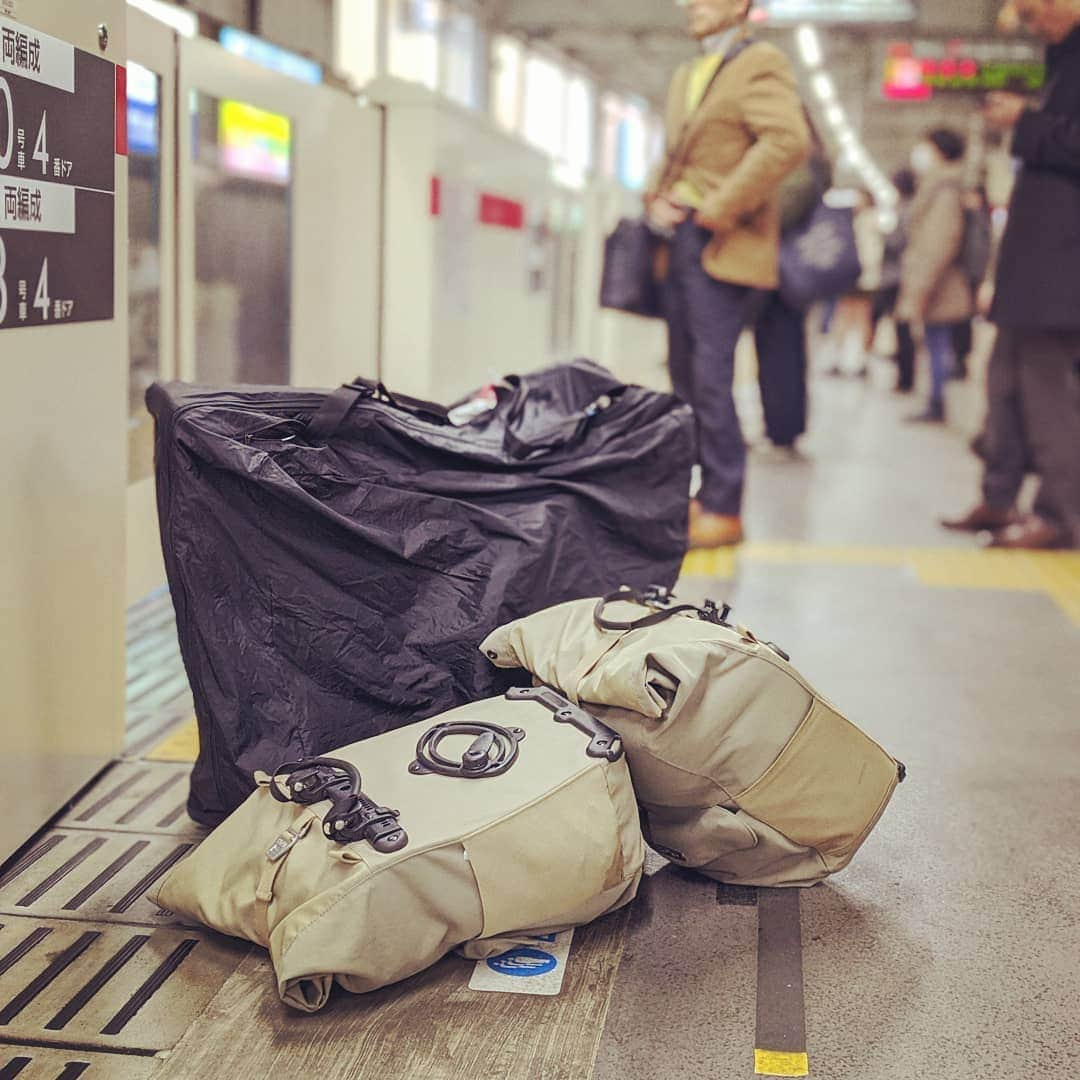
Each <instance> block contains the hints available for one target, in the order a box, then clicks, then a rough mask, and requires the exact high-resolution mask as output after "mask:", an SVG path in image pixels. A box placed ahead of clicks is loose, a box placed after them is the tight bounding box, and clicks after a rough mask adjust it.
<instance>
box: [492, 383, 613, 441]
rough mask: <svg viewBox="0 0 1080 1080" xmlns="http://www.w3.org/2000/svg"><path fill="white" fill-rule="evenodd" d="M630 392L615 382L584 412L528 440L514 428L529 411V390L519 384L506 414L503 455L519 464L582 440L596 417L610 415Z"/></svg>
mask: <svg viewBox="0 0 1080 1080" xmlns="http://www.w3.org/2000/svg"><path fill="white" fill-rule="evenodd" d="M625 390H626V386H625V385H624V384H623V383H620V382H617V381H614V380H612V382H611V385H610V386H608V387H607V389H606V390H605V391H604V392H603V393H601V394H598V395H597V397H596V398H594V399H593V400H592V401H590V402H589V404H588V405H586V406H585V407H584V408H583V409H581V410H580V411H578V412H575V413H571V414H570V415H569V416H566V417H564V418H563V419H562V420H559V421H557V422H556V423H554V424H552V425H550V426H549V427H548V428H547V429H546V430H544V431H542V432H538V433H537V434H536V435H535V436H534V437H533V438H532V439H524V438H522V437H521V436H520V435H518V434H517V432H515V431H514V426H515V425H516V424H518V423H519V422H520V421H521V418H522V416H523V414H524V412H525V402H526V401H527V400H528V397H529V387H528V386H527V385H521V383H520V382H519V383H518V385H517V387H516V389H515V394H514V399H513V401H512V402H511V404H510V408H509V409H508V410H507V414H506V428H505V430H504V431H503V452H504V453H506V454H508V455H509V456H510V457H512V458H513V459H514V460H515V461H524V460H525V459H526V458H527V457H530V456H531V455H532V454H536V453H544V452H547V451H551V450H558V449H560V448H561V447H563V446H568V445H570V444H571V443H575V442H577V441H578V440H580V439H581V437H582V436H583V435H584V434H585V430H586V429H587V428H588V426H589V423H590V422H591V421H592V419H593V417H596V416H599V415H600V414H601V413H604V412H607V410H608V409H610V408H611V407H612V405H614V404H615V402H616V401H617V400H618V399H619V397H620V396H621V395H622V393H623V392H624V391H625Z"/></svg>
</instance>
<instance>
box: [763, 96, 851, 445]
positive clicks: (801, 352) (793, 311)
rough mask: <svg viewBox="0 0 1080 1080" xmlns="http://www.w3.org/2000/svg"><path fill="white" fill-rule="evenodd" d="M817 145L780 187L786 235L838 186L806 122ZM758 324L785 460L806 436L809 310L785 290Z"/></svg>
mask: <svg viewBox="0 0 1080 1080" xmlns="http://www.w3.org/2000/svg"><path fill="white" fill-rule="evenodd" d="M806 122H807V127H808V128H809V130H810V135H811V140H812V143H813V146H812V150H811V153H810V157H809V158H808V159H807V160H806V161H804V162H803V163H802V165H800V166H799V168H797V169H796V170H795V171H794V172H792V173H790V174H789V175H788V176H787V178H786V179H785V180H784V182H783V184H781V186H780V194H779V199H780V229H781V236H782V237H783V236H785V235H787V236H790V235H791V231H792V230H795V229H798V228H800V227H801V226H803V225H805V224H806V222H807V221H808V220H809V219H810V218H811V215H812V214H813V213H814V210H815V209H816V207H817V206H818V205H819V204H820V202H821V199H822V196H823V195H824V194H825V192H826V191H828V190H829V188H830V187H831V186H832V166H831V164H830V162H829V156H828V154H827V153H826V151H825V146H824V144H823V143H822V142H821V139H820V138H819V137H818V134H817V132H816V131H815V130H814V125H813V123H812V121H811V120H810V117H809V116H808V115H807V117H806ZM759 303H760V307H759V309H758V310H757V312H756V318H755V320H754V343H755V345H756V347H757V361H758V388H759V390H760V391H761V407H762V411H763V412H764V414H765V434H766V436H767V438H768V439H769V442H770V443H772V446H773V448H774V450H776V451H778V452H779V456H781V457H789V458H790V457H792V456H794V453H795V440H796V439H798V438H799V436H800V435H802V434H804V433H805V431H806V413H807V392H806V367H807V357H806V352H807V346H806V318H807V315H806V311H805V310H804V309H803V308H801V307H797V306H795V305H794V304H792V303H790V302H789V301H788V300H786V299H785V298H784V296H783V295H782V293H781V292H780V290H778V289H777V290H773V291H771V292H763V293H762V294H761V297H760V300H759Z"/></svg>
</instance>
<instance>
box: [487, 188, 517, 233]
mask: <svg viewBox="0 0 1080 1080" xmlns="http://www.w3.org/2000/svg"><path fill="white" fill-rule="evenodd" d="M480 224H481V225H497V226H499V227H500V228H502V229H524V228H525V204H524V203H519V202H515V201H514V200H513V199H504V198H503V197H502V196H501V195H489V194H487V193H483V194H481V196H480Z"/></svg>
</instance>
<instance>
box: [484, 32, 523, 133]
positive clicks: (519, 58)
mask: <svg viewBox="0 0 1080 1080" xmlns="http://www.w3.org/2000/svg"><path fill="white" fill-rule="evenodd" d="M524 67H525V48H524V46H523V45H522V44H521V42H520V41H516V40H515V39H514V38H512V37H504V36H499V37H497V38H495V40H494V42H493V44H492V49H491V114H492V116H493V117H494V119H495V123H497V124H498V125H499V127H501V128H502V129H503V130H504V131H509V132H511V133H512V134H517V133H518V131H520V130H521V98H522V88H523V87H522V80H523V78H524Z"/></svg>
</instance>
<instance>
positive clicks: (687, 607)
mask: <svg viewBox="0 0 1080 1080" xmlns="http://www.w3.org/2000/svg"><path fill="white" fill-rule="evenodd" d="M673 599H674V597H673V596H672V595H671V590H670V589H665V588H663V587H662V586H660V585H653V586H651V587H650V588H648V589H646V590H645V592H638V591H637V590H636V589H631V588H629V587H627V586H625V585H624V586H623V587H622V588H621V589H616V590H615V592H610V593H608V594H607V596H602V597H600V599H599V600H598V601H597V602H596V607H595V608H594V609H593V622H595V623H596V625H597V627H598V628H599V629H600V630H618V631H626V630H644V629H645V628H646V627H649V626H658V625H659V624H660V623H662V622H667V620H668V619H672V618H674V617H675V616H676V615H684V614H690V613H693V614H694V615H696V616H697V617H698V618H699V619H701V620H702V621H703V622H711V623H713V624H715V625H716V626H727V625H728V622H727V617H728V615H729V614H730V613H731V606H730V605H729V604H724V605H723V607H722V608H718V607H717V606H716V604H715V603H714V602H713V601H712V600H706V601H705V606H704V607H698V606H697V604H675V605H672V604H671V601H672V600H673ZM617 601H625V602H627V603H631V604H639V605H640V606H641V607H647V608H653V609H655V610H654V611H653V613H652V614H651V615H643V616H642V617H641V618H640V619H629V620H626V621H622V620H618V619H608V618H605V617H604V608H606V607H607V606H608V604H614V603H616V602H617Z"/></svg>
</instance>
